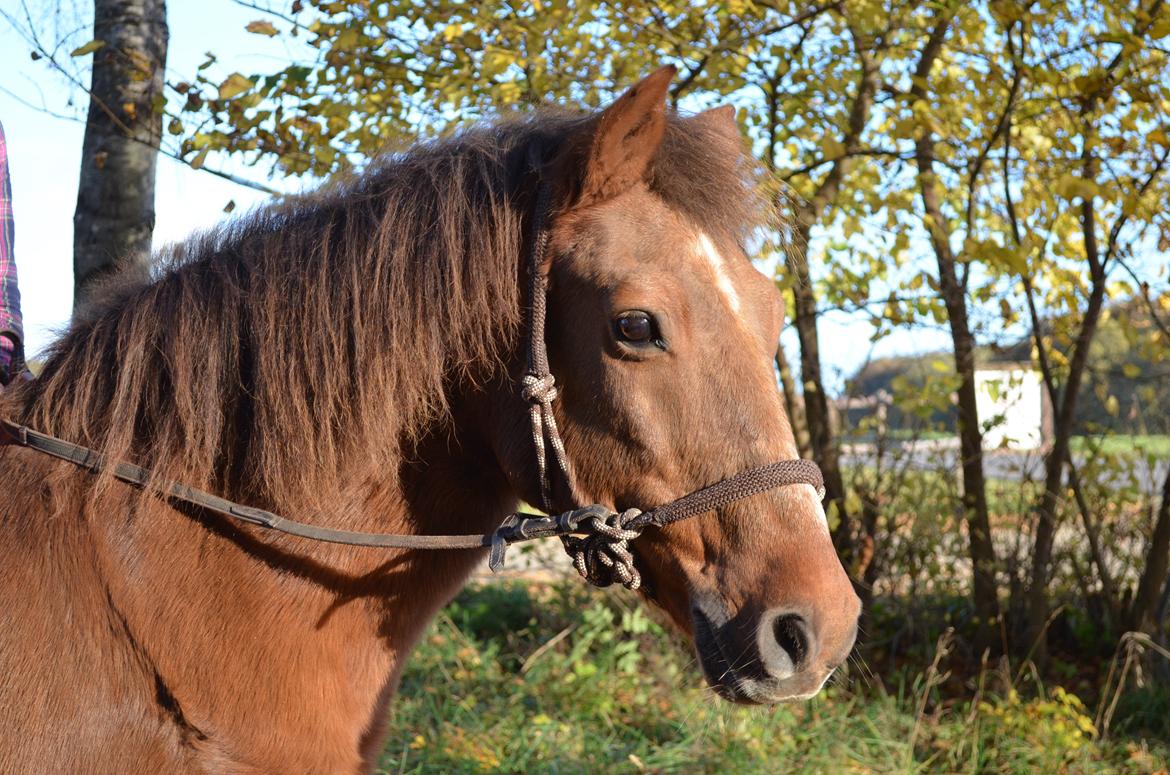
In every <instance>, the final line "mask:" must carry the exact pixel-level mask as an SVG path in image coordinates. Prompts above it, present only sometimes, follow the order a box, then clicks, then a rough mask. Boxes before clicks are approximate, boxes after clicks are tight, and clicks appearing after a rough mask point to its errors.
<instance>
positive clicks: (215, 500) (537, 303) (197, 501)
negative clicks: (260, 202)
mask: <svg viewBox="0 0 1170 775" xmlns="http://www.w3.org/2000/svg"><path fill="white" fill-rule="evenodd" d="M529 163H530V166H531V170H532V172H533V173H534V174H535V175H536V177H537V192H536V198H535V202H534V204H533V210H532V212H533V215H532V226H531V241H530V244H529V251H528V270H529V315H528V361H527V371H526V372H525V374H524V376H523V377H522V379H521V388H520V394H521V397H522V398H523V399H524V401H526V402H527V403H528V404H529V415H530V420H531V423H532V443H533V447H534V449H535V453H536V464H537V472H538V476H539V478H540V495H541V501H542V505H543V506H544V508H545V510H546V511H547V512H549V513H550V514H551V513H552V511H553V508H552V482H551V480H550V477H549V471H548V460H547V450H548V448H551V449H552V453H553V454H552V457H553V461H554V462H555V464H556V467H557V469H558V470H559V471H560V472H561V477H562V479H563V481H564V483H565V485H566V487H567V490H568V492H569V494H570V497H571V498H572V500H573V502H574V503H577V502H578V501H579V498H578V494H577V489H576V486H575V484H574V480H573V474H572V467H571V465H570V463H569V459H568V455H567V454H566V453H565V445H564V443H563V442H562V441H561V435H560V431H559V429H558V428H557V422H556V417H555V415H554V413H553V409H552V405H553V401H554V400H556V397H557V390H556V382H555V380H554V379H553V375H552V372H551V371H549V365H548V349H547V345H546V343H545V338H544V334H545V317H546V312H547V305H548V293H547V290H548V276H547V274H546V273H545V272H544V271H543V266H544V263H545V261H544V256H545V253H546V251H547V248H548V240H549V228H548V217H549V207H550V198H551V194H550V190H549V186H548V183H547V182H546V181H544V180H543V177H542V176H541V171H542V167H543V162H542V160H541V158H540V156H539V148H536V147H534V148H533V150H532V151H531V152H530V154H529ZM546 443H547V444H546ZM4 445H12V446H18V447H25V448H28V449H32V450H35V451H37V452H40V453H42V454H45V455H49V456H50V457H55V458H57V459H59V460H64V461H67V462H69V463H72V464H73V465H76V466H79V467H80V468H83V469H85V470H86V471H89V472H91V473H95V474H96V473H100V472H101V471H103V470H105V469H106V467H107V463H106V460H105V458H104V457H103V456H102V455H101V454H100V453H98V452H97V451H96V450H93V449H90V448H88V447H83V446H81V445H80V444H74V443H72V442H69V441H66V440H64V439H60V438H57V437H56V436H51V435H49V434H46V433H40V432H38V431H35V430H33V429H31V428H29V427H27V426H24V425H20V424H18V423H14V422H11V421H9V420H5V419H0V446H4ZM109 472H110V474H111V475H112V476H113V477H114V478H116V479H119V480H121V481H123V482H126V483H128V484H131V485H134V486H136V487H140V488H145V487H147V486H152V487H157V488H158V491H159V492H160V494H162V495H163V496H164V497H166V498H168V499H171V500H174V501H181V502H184V503H189V504H191V505H194V506H197V507H199V508H201V509H204V510H206V511H210V512H214V513H216V514H219V515H221V516H224V517H227V518H229V519H232V520H235V521H239V522H247V523H249V524H252V525H255V526H257V527H261V528H265V529H268V530H275V531H278V532H281V533H287V534H289V535H294V536H300V537H301V538H307V539H310V540H314V541H324V542H328V543H337V544H348V545H351V546H367V547H382V548H394V549H428V550H429V549H472V548H477V547H490V552H489V555H488V564H489V566H490V567H491V569H492V570H493V571H498V570H499V569H500V568H502V567H503V565H504V555H505V553H506V550H507V547H508V546H510V545H511V544H515V543H520V542H522V541H532V540H535V539H539V538H550V537H552V536H558V537H559V538H560V539H561V542H562V544H563V545H564V547H565V551H566V552H568V553H569V556H570V557H572V558H573V565H574V566H575V567H576V568H577V572H578V573H580V574H581V575H582V576H583V577H584V578H585V579H586V580H587V581H589V582H590V583H592V584H595V585H597V586H599V587H605V586H609V585H610V584H613V583H615V582H617V583H620V584H622V586H625V587H627V588H629V589H637V588H638V587H639V586H641V583H642V577H641V575H640V574H639V573H638V569H637V568H636V567H635V564H634V557H633V554H632V552H631V551H630V546H629V542H630V541H632V540H633V539H635V538H637V537H638V536H639V535H640V534H641V532H642V530H643V529H645V528H647V527H651V526H654V527H665V526H666V525H669V524H671V523H673V522H678V521H679V520H682V519H687V518H689V517H694V516H697V515H699V514H703V513H705V512H708V511H714V510H716V509H719V508H723V507H725V506H727V505H730V504H731V503H734V502H736V501H738V500H742V499H744V498H748V497H751V496H753V495H758V494H760V493H763V492H767V491H769V490H773V489H775V488H777V487H782V486H784V485H790V484H808V485H812V486H813V487H815V488H816V490H817V493H818V494H819V495H820V497H822V498H823V497H824V494H825V490H824V480H823V478H822V476H821V470H820V468H818V467H817V465H816V463H814V462H813V461H811V460H781V461H779V462H776V463H768V464H766V465H762V466H758V467H756V468H749V469H747V470H744V471H740V472H739V473H737V474H734V475H732V476H729V477H727V478H726V479H723V480H721V481H719V482H716V483H715V484H712V485H710V486H708V487H704V488H702V489H699V490H695V491H694V492H691V493H689V494H687V495H684V496H682V497H681V498H678V499H676V500H673V501H671V502H670V503H667V504H665V505H662V506H659V507H658V508H655V509H651V510H650V511H639V510H638V509H627V510H626V511H623V512H621V513H617V512H614V511H611V510H610V509H608V508H606V507H605V506H602V505H600V504H593V505H591V506H585V507H583V508H576V509H573V510H570V511H565V512H562V513H560V514H556V515H554V516H540V515H536V514H526V513H523V512H518V513H515V514H511V515H509V516H508V518H507V519H505V520H504V522H503V524H501V525H500V526H499V527H498V528H496V530H494V531H493V532H491V533H487V534H473V535H440V536H435V535H394V534H387V533H363V532H357V531H352V530H335V529H333V528H327V527H319V526H317V525H310V524H307V523H304V522H298V521H296V520H292V519H286V518H285V517H282V516H280V515H278V514H273V513H272V512H270V511H265V510H263V509H257V508H253V507H251V506H246V505H243V504H240V503H235V502H234V501H230V500H227V499H225V498H221V497H219V496H216V495H212V494H211V493H208V492H204V491H203V490H199V489H197V488H194V487H188V486H187V485H184V484H180V483H178V482H172V481H167V480H159V479H156V478H155V477H154V476H153V474H152V473H151V471H150V470H149V469H146V468H142V467H140V466H136V465H133V464H130V463H124V462H115V463H113V464H112V465H110V466H109Z"/></svg>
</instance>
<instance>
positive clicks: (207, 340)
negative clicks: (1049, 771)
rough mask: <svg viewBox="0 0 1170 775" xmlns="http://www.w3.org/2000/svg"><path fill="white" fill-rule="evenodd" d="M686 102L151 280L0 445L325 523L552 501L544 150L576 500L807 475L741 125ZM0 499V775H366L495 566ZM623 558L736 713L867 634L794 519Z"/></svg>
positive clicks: (61, 362)
mask: <svg viewBox="0 0 1170 775" xmlns="http://www.w3.org/2000/svg"><path fill="white" fill-rule="evenodd" d="M672 74H673V70H672V69H670V68H666V69H663V70H660V71H658V72H657V73H655V74H654V75H651V76H650V77H649V78H647V79H646V80H644V81H642V82H641V83H639V84H638V85H636V86H634V87H633V88H632V89H631V90H630V91H629V92H628V93H626V94H625V95H624V96H623V97H621V98H620V99H618V100H617V101H616V102H614V103H613V104H612V105H611V106H610V107H608V108H607V109H606V110H604V111H602V112H600V113H597V114H592V115H583V116H582V115H562V114H538V115H536V116H532V117H529V118H527V119H513V120H510V121H503V122H500V123H497V124H495V125H492V126H488V127H486V128H481V129H475V130H471V131H468V132H465V133H463V134H461V135H459V136H457V137H455V138H453V139H447V140H442V141H437V142H433V143H429V144H424V145H421V146H419V147H417V148H415V149H413V150H411V151H409V152H407V153H404V154H401V155H396V156H390V157H386V158H384V159H382V160H380V161H379V162H377V163H376V164H375V165H374V166H373V167H372V168H371V169H370V170H369V171H367V172H366V173H364V174H363V175H361V176H360V177H359V178H357V179H355V180H352V181H350V182H348V183H345V184H341V185H337V186H333V187H330V188H327V189H325V190H324V191H322V192H319V193H317V194H314V195H310V196H307V197H304V198H300V199H296V200H293V201H289V202H286V203H283V204H280V205H274V206H271V207H268V208H266V209H263V210H261V211H259V212H256V213H254V214H252V215H250V216H248V217H246V218H243V219H241V220H238V221H236V222H234V223H232V224H230V225H227V226H224V227H223V228H221V229H219V230H218V231H215V232H213V233H211V234H207V235H203V236H201V237H198V238H195V239H193V240H191V241H190V242H188V243H186V244H184V245H180V246H177V247H172V248H170V249H169V250H168V251H166V253H165V255H164V256H163V257H162V258H163V259H164V261H165V262H166V263H165V264H164V268H163V269H162V270H161V271H160V273H159V275H158V276H157V277H155V278H153V279H152V280H150V281H143V282H138V283H135V284H132V285H127V286H126V287H123V288H122V289H121V290H120V291H119V292H117V293H116V294H111V296H110V298H109V299H107V300H106V302H105V303H104V305H103V306H102V307H101V308H100V309H99V310H98V311H96V312H94V313H93V315H92V316H91V317H90V318H89V319H87V320H86V321H82V322H78V323H77V324H75V325H74V326H73V328H72V329H71V330H70V331H69V332H68V333H67V334H66V335H65V336H64V337H63V338H62V339H61V340H60V341H59V343H58V344H57V345H56V347H55V349H54V350H53V352H52V353H51V354H50V356H49V358H48V360H47V363H46V365H45V368H44V371H43V374H42V375H41V377H40V379H39V380H38V381H36V382H34V383H29V384H26V385H22V386H20V387H18V388H16V389H14V390H11V391H9V392H8V393H6V394H4V395H3V396H2V397H0V416H4V417H8V418H10V419H13V420H16V421H19V422H22V423H27V424H28V425H30V426H32V427H34V428H38V429H40V430H43V431H46V432H49V433H53V434H55V435H57V436H60V437H62V438H65V439H69V440H71V441H75V442H78V443H81V444H85V445H87V446H90V447H93V448H96V449H100V450H101V451H102V452H103V453H104V454H105V455H106V456H107V458H106V459H108V460H128V461H134V462H139V463H142V464H143V465H148V466H150V467H151V468H152V469H153V470H154V471H155V472H156V474H157V475H158V476H160V477H165V478H167V479H171V480H177V481H181V482H184V483H187V484H190V485H192V486H195V487H200V488H203V489H206V490H210V491H212V492H216V493H220V494H223V495H225V496H227V497H230V498H232V499H233V500H236V501H242V502H246V503H250V504H253V505H256V506H260V507H263V508H268V509H271V510H273V511H277V512H280V513H284V514H287V515H289V516H292V517H295V518H299V519H305V520H308V521H311V522H314V523H316V524H320V525H328V526H331V527H339V528H347V529H355V530H377V531H382V532H401V533H419V534H446V533H468V532H475V531H479V532H486V531H490V530H491V529H492V528H493V527H495V526H496V525H497V524H499V522H500V521H501V520H502V519H503V518H504V516H505V515H506V514H507V513H508V512H509V511H510V510H512V509H513V508H514V507H515V504H516V501H517V499H518V498H523V499H525V500H527V501H529V502H539V487H538V484H537V474H536V470H535V469H536V464H535V463H534V460H533V458H534V454H533V449H532V447H531V438H530V432H529V428H528V425H527V422H528V413H527V409H526V406H525V405H524V404H523V402H522V401H521V399H520V398H518V397H517V391H516V382H517V380H518V379H519V376H520V375H521V373H522V372H523V368H524V363H523V361H524V356H523V352H522V350H523V345H522V340H523V325H522V309H523V305H524V303H525V301H524V293H523V291H522V288H523V287H524V280H525V275H526V269H525V268H524V266H523V261H522V260H521V257H522V255H523V254H524V250H523V248H524V245H525V242H526V239H527V236H528V233H529V224H530V219H531V214H532V210H533V207H532V204H533V190H534V181H533V179H532V176H531V174H529V171H530V169H531V168H530V166H529V165H528V162H527V161H526V159H528V158H529V151H530V149H531V148H533V147H540V148H547V149H551V150H550V154H551V158H552V160H553V161H552V168H551V169H552V174H551V175H550V176H549V177H548V178H546V179H550V180H551V182H552V184H553V187H552V190H551V193H552V210H551V214H552V219H553V220H552V221H551V223H552V227H551V233H550V234H551V240H550V246H549V251H548V254H547V255H548V257H549V259H548V260H549V265H548V267H547V269H548V273H549V278H550V283H551V285H550V290H549V295H548V310H549V320H548V336H547V341H548V345H549V352H550V359H551V364H552V370H553V372H554V373H555V375H556V377H557V380H558V385H559V387H560V391H561V396H560V399H559V400H558V402H557V404H556V413H557V415H556V416H557V420H558V422H559V424H560V427H561V430H562V434H563V438H564V442H565V447H566V449H567V452H568V457H569V458H570V459H571V461H572V463H573V465H574V467H575V472H576V485H577V488H578V490H579V491H580V493H581V497H584V498H587V499H588V500H589V501H591V502H598V503H602V504H606V505H608V506H609V507H611V508H613V507H616V508H619V509H620V508H626V507H630V506H638V507H640V508H648V507H652V506H654V505H657V504H661V503H664V502H667V501H670V500H672V499H674V498H676V497H678V496H680V495H682V494H684V493H686V492H689V491H691V490H694V489H696V488H698V487H700V486H703V485H706V484H710V483H712V482H715V481H718V480H720V479H722V478H724V477H726V476H728V475H730V474H733V473H735V472H737V471H740V470H742V469H745V468H748V467H751V466H755V465H759V464H761V463H767V462H771V461H774V460H780V459H785V458H792V457H796V447H795V444H794V443H793V437H792V433H791V430H790V428H789V425H788V422H787V420H786V418H785V415H784V411H783V409H782V402H781V399H780V396H779V394H778V391H777V387H776V381H775V378H774V373H773V370H772V366H771V356H772V353H773V352H774V350H775V345H776V339H777V336H778V335H779V331H780V327H781V322H782V321H781V316H782V312H781V310H782V307H781V301H780V298H779V297H778V295H777V292H776V290H775V288H774V286H773V284H772V283H771V282H770V281H769V280H768V279H767V278H766V277H764V276H763V275H761V274H759V273H757V272H756V271H755V270H754V269H753V268H752V266H751V264H750V262H749V260H748V258H747V256H746V255H745V253H744V251H743V248H742V247H741V245H743V244H744V242H745V240H746V239H747V238H748V236H749V234H750V233H751V232H752V231H753V230H754V229H755V228H756V227H757V225H758V223H759V220H760V218H761V217H762V216H763V209H762V208H760V207H758V206H757V203H756V199H755V196H754V193H753V192H754V191H755V185H754V180H753V169H754V168H753V166H752V165H751V164H749V163H748V159H747V157H746V156H745V155H744V154H743V153H742V149H741V145H740V140H739V136H738V134H737V132H736V129H735V125H734V122H733V121H732V119H731V114H730V111H727V110H715V111H711V112H708V113H704V114H701V115H698V116H694V117H689V118H684V117H680V116H678V115H676V114H675V113H673V112H672V111H670V110H668V109H667V108H666V106H665V97H666V90H667V86H668V83H669V81H670V78H671V75H672ZM0 483H2V484H0V487H2V493H3V495H2V497H0V550H2V551H3V555H4V558H5V559H4V572H3V574H0V592H2V596H3V604H2V611H3V614H2V624H0V771H2V772H118V773H134V772H142V773H147V772H149V773H156V772H196V771H198V772H216V773H245V772H248V773H251V772H282V773H284V772H290V773H291V772H320V773H337V772H361V771H368V770H370V769H372V768H373V767H374V766H375V765H376V762H377V760H378V756H379V753H380V751H381V747H382V740H383V725H384V720H385V719H386V717H387V713H388V710H387V706H388V704H389V701H390V699H391V697H392V695H393V694H394V691H395V687H396V683H397V680H398V676H399V675H400V673H401V670H402V667H403V663H404V662H405V660H406V658H407V656H408V654H409V653H410V650H411V648H412V646H413V645H414V643H415V641H416V639H417V638H418V636H419V634H420V632H421V631H422V629H423V628H424V627H425V625H426V623H427V622H428V620H429V619H430V618H431V617H432V616H433V615H434V614H435V613H436V611H437V610H438V609H439V607H440V606H442V605H443V604H444V603H446V602H447V601H448V600H449V599H450V598H451V597H452V595H453V594H454V593H455V592H456V590H458V588H459V586H460V585H461V584H462V583H463V582H464V580H465V579H466V577H467V576H468V574H469V573H470V572H471V571H472V569H473V568H474V567H475V566H476V564H477V563H479V562H480V561H481V560H482V559H483V553H482V552H481V551H474V550H461V551H453V550H447V551H433V552H425V551H378V550H372V549H368V548H355V547H345V546H337V545H330V544H320V543H314V542H311V541H306V540H303V539H299V538H296V537H290V536H280V535H273V534H269V533H262V532H259V531H257V530H255V529H253V528H251V527H249V526H246V525H245V526H242V525H240V524H236V523H234V522H231V521H228V520H226V519H221V518H219V517H217V516H216V515H214V514H208V513H202V512H201V511H200V510H199V509H197V508H194V507H184V506H183V505H182V504H177V503H175V502H171V501H168V500H166V499H164V498H161V497H159V496H158V495H157V492H152V491H151V490H150V489H149V488H147V489H146V490H139V489H135V488H132V487H130V486H127V485H124V484H122V483H120V482H117V481H116V480H114V479H112V478H111V477H110V476H108V475H106V476H98V477H93V476H91V475H90V474H88V473H86V472H84V471H81V470H79V469H77V468H76V467H73V466H69V465H68V464H65V463H62V462H59V461H54V460H51V459H49V458H47V457H44V456H39V455H37V454H36V453H34V452H32V451H29V450H25V449H18V448H16V447H3V448H0ZM560 489H561V490H564V489H565V488H564V487H561V488H560ZM554 505H555V506H556V507H557V508H567V507H569V506H570V505H572V504H570V503H569V496H568V494H567V493H566V492H563V491H554ZM632 546H633V548H634V551H635V559H636V563H637V567H638V569H639V570H640V572H641V573H642V576H643V578H644V580H645V582H644V594H645V595H646V596H647V597H648V598H649V599H650V600H652V601H654V602H655V603H657V604H658V605H660V606H661V607H662V608H664V609H665V610H666V611H667V612H668V613H669V615H670V616H671V618H673V620H674V621H675V622H676V623H677V624H678V626H679V627H681V628H682V629H683V630H685V631H686V632H688V633H690V634H691V635H692V637H693V639H694V642H695V647H696V650H697V652H698V655H699V659H700V662H701V664H702V667H703V671H704V673H705V674H706V678H707V681H708V682H709V683H710V685H711V686H712V687H714V688H715V689H716V690H717V691H718V692H719V693H720V694H721V695H723V696H725V697H727V698H728V699H731V700H735V701H740V702H751V703H770V702H775V701H779V700H783V699H787V698H797V697H807V696H810V695H812V694H814V693H815V692H817V691H818V690H819V688H820V687H821V685H822V684H823V683H824V681H825V680H826V678H827V677H828V675H829V674H830V673H831V672H832V671H833V669H834V667H835V666H836V665H838V664H839V663H840V662H841V661H842V660H843V659H844V658H845V657H846V655H847V653H848V652H849V650H850V649H851V647H852V644H853V641H854V637H855V633H856V622H857V617H858V612H859V603H858V600H857V597H856V596H855V595H854V593H853V590H852V587H851V585H850V583H849V580H848V578H847V577H846V575H845V573H844V571H843V570H842V568H841V565H840V563H839V561H838V559H837V557H836V555H835V553H834V551H833V547H832V544H831V542H830V538H829V533H828V529H827V526H826V523H825V516H824V512H823V510H822V508H821V504H820V502H819V499H818V497H817V495H816V493H815V491H814V489H813V488H812V487H811V486H808V485H796V486H791V487H785V488H781V489H777V490H773V491H772V492H769V493H767V494H764V495H757V496H753V497H751V498H747V499H743V500H740V501H739V502H737V503H736V504H734V505H732V506H729V507H726V508H723V509H720V510H718V511H717V512H713V513H708V514H706V515H703V516H699V517H696V518H694V519H691V520H687V521H685V522H679V523H677V524H673V525H670V526H668V527H665V528H652V529H648V530H647V532H646V533H644V534H643V535H642V536H641V537H640V538H638V539H637V540H636V541H634V542H633V544H632Z"/></svg>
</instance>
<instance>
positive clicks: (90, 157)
mask: <svg viewBox="0 0 1170 775" xmlns="http://www.w3.org/2000/svg"><path fill="white" fill-rule="evenodd" d="M167 39H168V31H167V21H166V3H165V0H95V3H94V25H93V41H92V42H90V43H88V44H86V45H85V46H83V47H82V49H80V50H79V51H83V53H85V52H86V51H92V52H93V57H94V60H93V75H92V85H91V87H90V90H89V96H90V100H89V115H88V118H87V120H86V125H85V141H84V145H83V147H82V154H81V179H80V184H79V186H78V192H77V209H76V211H75V213H74V216H73V273H74V286H73V287H74V291H73V306H74V312H75V313H78V312H82V313H83V312H84V309H85V306H86V302H87V300H88V299H89V297H90V294H91V293H92V291H93V289H94V287H95V285H96V284H97V283H99V282H100V280H101V279H102V278H103V277H106V276H108V275H111V274H113V273H115V272H117V271H120V270H121V269H124V268H126V267H127V266H132V265H136V266H138V267H139V268H141V267H145V266H146V265H147V264H148V262H149V260H150V242H151V233H152V232H153V231H154V179H155V166H156V164H157V161H158V146H159V141H160V138H161V135H162V115H163V103H164V95H163V72H164V70H165V66H166V57H167Z"/></svg>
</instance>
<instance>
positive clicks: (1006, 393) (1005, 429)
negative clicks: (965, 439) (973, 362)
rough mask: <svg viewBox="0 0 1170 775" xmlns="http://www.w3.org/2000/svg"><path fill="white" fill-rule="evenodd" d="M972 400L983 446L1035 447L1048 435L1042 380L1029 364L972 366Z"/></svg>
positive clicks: (1049, 419)
mask: <svg viewBox="0 0 1170 775" xmlns="http://www.w3.org/2000/svg"><path fill="white" fill-rule="evenodd" d="M975 403H976V406H977V407H978V409H979V423H980V425H981V426H982V428H983V448H984V449H1019V450H1024V449H1037V448H1040V447H1043V446H1045V445H1046V443H1047V442H1048V440H1049V439H1050V438H1051V435H1052V411H1051V408H1050V402H1049V400H1048V395H1047V392H1046V391H1045V389H1044V380H1043V378H1042V377H1041V375H1040V372H1039V371H1037V370H1036V369H1033V368H1032V366H1031V365H1030V364H1012V363H997V364H994V365H993V366H988V367H981V368H976V369H975Z"/></svg>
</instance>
